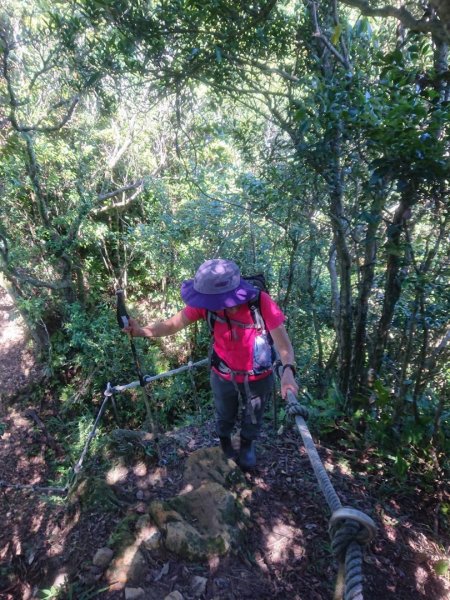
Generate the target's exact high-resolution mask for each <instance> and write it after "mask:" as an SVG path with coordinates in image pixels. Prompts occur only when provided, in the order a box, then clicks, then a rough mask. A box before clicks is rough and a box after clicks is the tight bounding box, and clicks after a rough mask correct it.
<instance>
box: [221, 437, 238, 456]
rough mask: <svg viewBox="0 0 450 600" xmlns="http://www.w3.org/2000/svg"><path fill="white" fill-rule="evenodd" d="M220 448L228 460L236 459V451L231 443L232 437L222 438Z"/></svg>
mask: <svg viewBox="0 0 450 600" xmlns="http://www.w3.org/2000/svg"><path fill="white" fill-rule="evenodd" d="M219 440H220V447H221V448H222V452H223V453H224V454H225V456H226V457H227V458H232V459H233V460H235V459H236V453H235V451H234V448H233V445H232V443H231V438H230V436H228V437H220V438H219Z"/></svg>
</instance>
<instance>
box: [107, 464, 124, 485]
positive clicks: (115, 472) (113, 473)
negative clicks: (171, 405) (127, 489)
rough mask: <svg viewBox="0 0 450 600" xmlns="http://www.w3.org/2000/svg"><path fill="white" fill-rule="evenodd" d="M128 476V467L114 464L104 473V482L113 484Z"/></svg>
mask: <svg viewBox="0 0 450 600" xmlns="http://www.w3.org/2000/svg"><path fill="white" fill-rule="evenodd" d="M127 476H128V469H127V468H126V467H124V466H123V465H114V467H112V468H111V469H110V470H109V471H108V473H107V474H106V483H107V484H108V485H114V484H115V483H119V482H123V481H125V480H126V478H127Z"/></svg>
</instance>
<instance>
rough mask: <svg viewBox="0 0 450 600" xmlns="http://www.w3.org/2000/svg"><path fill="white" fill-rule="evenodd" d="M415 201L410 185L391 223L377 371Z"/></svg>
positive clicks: (375, 349) (375, 360)
mask: <svg viewBox="0 0 450 600" xmlns="http://www.w3.org/2000/svg"><path fill="white" fill-rule="evenodd" d="M413 204H414V192H413V190H411V189H407V190H406V191H405V192H404V193H403V196H402V198H401V200H400V204H399V206H398V208H397V210H396V211H395V214H394V218H393V221H392V223H391V224H389V225H388V227H387V254H388V256H387V266H386V283H385V287H384V299H383V309H382V313H381V317H380V320H379V322H378V326H377V329H376V333H375V340H374V344H373V350H372V354H371V359H370V366H371V368H372V369H373V370H374V372H375V374H377V373H379V372H380V368H381V364H382V362H383V354H384V350H385V348H386V342H387V338H388V333H389V327H390V325H391V322H392V317H393V315H394V310H395V307H396V304H397V302H398V299H399V298H400V293H401V289H402V283H403V279H404V277H405V275H406V273H402V272H401V265H402V258H403V256H404V252H403V249H402V240H401V236H402V233H403V229H404V224H405V221H406V219H407V218H409V216H410V212H411V207H412V205H413Z"/></svg>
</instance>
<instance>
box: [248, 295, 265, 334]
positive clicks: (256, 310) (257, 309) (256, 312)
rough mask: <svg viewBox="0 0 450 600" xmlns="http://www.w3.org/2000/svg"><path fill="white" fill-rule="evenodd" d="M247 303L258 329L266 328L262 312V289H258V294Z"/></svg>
mask: <svg viewBox="0 0 450 600" xmlns="http://www.w3.org/2000/svg"><path fill="white" fill-rule="evenodd" d="M247 304H248V308H249V310H250V314H251V315H252V319H253V322H254V324H255V325H256V327H257V328H258V329H266V324H265V322H264V318H263V316H262V312H261V291H258V295H257V296H256V297H255V298H253V299H252V300H250V301H249V302H248V303H247Z"/></svg>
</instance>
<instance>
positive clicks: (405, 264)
mask: <svg viewBox="0 0 450 600" xmlns="http://www.w3.org/2000/svg"><path fill="white" fill-rule="evenodd" d="M269 8H270V10H269ZM329 10H330V7H329V6H328V5H327V4H324V5H320V6H319V7H317V19H318V26H319V28H320V29H321V31H322V32H323V35H325V36H328V38H327V39H328V42H329V44H332V45H334V46H335V47H336V49H337V50H338V52H337V53H330V52H328V50H327V48H326V47H325V46H323V40H322V41H321V39H320V36H319V37H318V36H316V35H312V34H313V33H314V32H316V30H317V24H316V23H314V22H313V20H312V19H311V15H310V12H309V11H307V10H305V9H304V6H303V5H301V4H299V3H295V2H282V3H275V4H274V5H273V6H272V3H266V2H254V3H252V4H251V5H250V4H248V5H247V4H245V3H240V4H237V3H235V2H230V1H228V0H218V1H214V2H191V1H189V2H187V1H180V2H168V3H158V2H157V3H150V4H149V3H147V4H146V3H142V2H140V1H138V0H132V1H131V2H130V1H127V2H124V1H119V2H114V3H111V2H106V1H103V0H101V1H99V2H90V1H88V0H86V1H84V0H83V1H82V2H79V3H77V4H76V6H75V5H73V6H72V5H69V4H67V3H61V2H57V3H48V2H40V3H31V4H29V3H25V2H23V1H19V0H7V1H6V3H5V12H4V19H3V20H2V25H1V33H2V35H1V40H2V45H1V48H0V52H1V53H2V58H3V66H4V75H5V76H4V78H3V79H2V80H1V81H0V105H1V106H2V107H3V112H4V114H5V127H4V129H3V130H2V140H1V144H0V158H1V160H0V179H1V188H2V192H3V194H2V203H1V206H0V217H1V218H0V269H1V271H2V274H3V277H4V279H5V281H7V282H8V286H9V287H10V289H11V291H12V293H13V295H14V302H15V305H16V307H17V308H18V310H19V311H20V313H21V315H22V316H23V317H24V319H25V322H26V323H27V326H28V327H29V329H30V332H31V333H32V335H33V339H34V341H35V343H36V344H37V345H38V346H39V347H41V348H42V349H44V350H45V353H44V356H45V360H46V362H47V372H48V373H49V375H50V374H51V375H52V381H51V382H52V385H53V386H54V389H56V390H57V394H58V396H59V403H60V407H61V413H62V415H63V417H64V419H65V421H66V423H65V424H63V423H54V426H55V430H57V431H58V432H59V433H60V434H61V437H64V436H65V438H66V440H67V442H66V448H67V454H68V456H69V457H70V459H71V460H73V459H76V458H77V455H78V454H79V452H81V449H82V447H83V444H84V442H85V440H86V436H87V434H88V431H89V429H90V426H91V424H92V419H93V418H94V417H95V414H96V411H97V410H98V408H99V406H100V404H99V403H100V402H101V396H102V392H103V390H104V389H105V386H106V383H107V382H108V381H110V382H111V383H113V384H115V383H125V382H128V381H130V380H133V379H135V378H136V372H135V367H134V363H133V359H132V357H131V354H130V349H129V341H128V339H127V337H126V336H123V335H121V334H120V333H119V332H118V329H117V325H116V323H115V317H114V302H113V298H114V288H116V287H119V286H120V287H126V290H127V298H128V300H129V303H130V307H131V310H132V313H133V315H135V316H137V317H138V318H139V319H140V320H142V321H143V322H144V321H150V320H152V319H162V318H165V317H168V316H170V315H172V314H173V313H174V312H176V311H177V310H179V309H180V308H181V307H182V302H181V300H180V296H179V287H180V284H181V282H182V281H183V280H184V279H186V278H189V277H192V275H193V273H194V272H195V270H196V268H197V266H198V265H199V264H200V263H201V262H202V261H203V260H205V259H207V258H211V257H216V256H224V257H225V256H226V257H229V258H231V259H233V260H236V261H237V262H238V263H239V264H240V265H241V267H242V270H243V271H244V272H245V273H247V274H248V273H251V272H254V271H258V270H261V271H264V272H265V273H266V276H267V278H268V280H269V282H270V287H271V292H272V295H273V296H274V297H275V298H276V299H277V300H278V301H279V303H280V305H281V306H282V308H283V310H284V311H285V312H286V314H287V317H288V321H287V325H288V329H289V333H290V335H291V338H292V340H293V345H294V348H295V352H296V360H297V363H298V365H299V367H300V369H299V371H300V374H301V379H302V381H301V383H302V384H306V385H307V386H308V388H309V389H311V390H312V391H313V396H314V402H312V405H311V410H312V412H313V414H314V412H315V417H316V421H317V426H318V427H319V428H320V430H321V431H323V432H329V433H330V435H331V434H333V433H336V430H337V428H338V427H343V428H347V430H348V433H350V431H349V428H350V425H349V424H348V423H349V421H348V416H349V415H351V414H352V412H355V411H356V413H355V414H358V418H357V419H355V422H354V423H355V427H359V426H365V427H366V439H367V442H368V443H372V442H374V443H376V444H378V445H379V446H380V448H381V449H382V451H383V452H386V453H389V455H390V456H392V457H393V458H392V461H393V464H394V465H395V468H396V469H397V470H398V472H399V474H400V475H402V476H404V475H405V473H406V469H407V465H409V464H412V462H414V460H416V458H417V457H418V456H419V455H420V449H421V448H422V449H423V448H428V447H430V446H431V445H435V446H436V447H438V448H439V449H441V450H442V449H445V448H447V447H448V438H449V431H448V426H447V425H446V418H447V417H448V411H449V405H448V399H444V400H443V402H442V403H441V398H442V397H443V394H445V389H446V384H447V382H448V376H449V372H448V368H447V367H446V358H445V351H444V349H443V351H442V352H440V351H439V352H435V350H436V348H438V347H439V344H440V343H441V342H442V340H444V339H445V335H446V331H447V328H448V319H449V317H448V315H449V314H450V310H449V309H450V296H449V291H448V285H447V280H448V273H447V272H446V267H445V265H446V260H447V254H448V240H447V239H446V236H445V232H446V228H447V226H448V218H449V214H448V203H447V202H446V199H447V196H448V191H447V190H448V182H449V161H448V133H449V122H450V119H449V117H450V114H449V110H450V106H449V103H448V102H447V101H446V100H445V98H446V93H448V89H447V91H446V87H445V86H447V87H448V82H447V81H446V79H445V76H443V71H442V69H441V70H439V68H440V67H439V65H438V64H437V62H436V57H437V56H438V55H439V52H438V50H439V48H438V47H437V46H436V43H437V42H436V40H433V43H431V41H430V38H429V36H426V35H423V34H417V33H416V34H412V33H411V32H410V33H408V34H407V35H406V37H405V39H404V41H403V42H402V44H398V39H397V38H396V36H395V34H394V30H393V28H392V26H391V24H390V23H389V22H386V23H385V24H381V23H375V22H372V20H370V19H368V18H365V17H364V18H363V17H359V18H356V19H355V18H354V14H353V13H348V14H347V13H346V9H344V8H343V7H342V6H339V13H340V14H339V21H338V22H335V15H332V14H331V13H329ZM330 23H333V25H332V26H330V25H329V24H330ZM433 44H434V45H433ZM344 50H345V51H346V52H348V57H349V62H350V63H351V66H352V68H351V69H350V68H348V66H346V65H345V64H344V63H345V60H344V61H342V60H339V53H340V52H342V53H344V54H345V52H344ZM342 56H343V55H342ZM343 57H344V56H343ZM344 58H345V57H344ZM444 66H445V65H444ZM438 67H439V68H438ZM441 67H442V65H441ZM444 71H445V70H444ZM399 207H404V211H403V213H402V214H397V212H398V211H399ZM338 242H339V244H338ZM335 250H337V254H336V256H335V258H333V256H334V254H333V252H334V251H335ZM345 260H347V263H346V262H345ZM334 261H335V262H334ZM333 267H335V271H336V278H337V281H336V282H334V281H333V278H332V277H330V273H332V272H333ZM371 271H373V272H372V274H370V273H371ZM347 276H348V281H347V280H346V277H347ZM347 284H348V285H347ZM397 292H398V293H397ZM336 299H337V300H338V301H339V302H340V309H339V308H338V307H337V304H336ZM357 324H362V326H363V332H362V335H361V337H360V338H358V339H359V340H360V341H359V343H360V346H358V347H355V346H352V347H350V348H345V347H344V346H345V343H344V341H345V340H344V338H345V336H343V335H342V332H343V329H345V328H348V336H347V338H345V339H347V340H350V341H349V344H350V346H351V345H352V344H353V341H354V340H356V333H357ZM383 327H385V329H386V335H385V336H384V337H383V335H384V334H383V333H382V329H383ZM380 332H381V333H380ZM208 343H209V342H208V336H207V334H206V333H205V331H204V330H202V329H201V328H199V329H195V330H193V328H192V329H191V330H190V331H186V332H183V333H181V334H179V335H177V336H176V337H175V338H173V339H171V340H162V341H158V342H157V343H149V342H148V340H136V344H137V347H138V352H139V355H140V356H141V360H142V364H143V368H144V370H145V371H146V372H147V373H156V372H162V371H164V370H167V369H169V368H171V367H172V366H177V365H179V364H180V363H182V362H185V361H186V360H187V357H188V356H191V355H193V354H195V355H196V356H198V357H203V356H205V355H206V352H207V348H208ZM355 343H356V342H355ZM345 350H349V351H348V352H347V353H346V352H345ZM376 351H377V352H378V351H379V352H378V354H379V356H380V357H381V358H380V359H378V358H377V357H376V356H375V354H376ZM359 357H361V361H359V363H358V360H357V359H358V358H359ZM380 361H381V362H380ZM375 363H377V364H375ZM374 365H375V366H374ZM347 367H348V370H349V378H348V381H347V382H343V380H342V377H341V373H342V372H343V371H345V370H346V369H347ZM372 370H374V373H373V379H374V382H373V386H372V385H371V384H370V382H369V379H370V378H371V377H372V375H371V374H370V373H371V371H372ZM195 377H196V382H197V384H196V390H195V391H194V388H193V387H192V383H191V381H190V379H189V378H188V377H184V376H180V377H177V378H175V379H173V380H165V381H161V382H158V384H156V385H154V386H153V387H152V393H153V399H152V403H153V405H154V406H153V408H154V409H155V413H156V414H157V416H158V421H159V422H160V425H161V427H162V428H163V429H165V428H170V427H173V426H174V425H180V424H182V423H187V422H193V420H195V418H197V417H196V416H195V415H196V414H197V411H200V409H201V410H202V411H203V410H204V409H205V407H206V406H207V405H209V391H208V389H209V388H208V382H207V378H206V376H205V375H204V374H202V373H197V374H196V375H195ZM117 405H118V413H119V419H120V420H121V421H123V423H125V424H126V425H127V426H128V427H135V428H139V427H141V426H142V424H143V423H144V421H145V419H146V408H145V403H144V401H143V397H142V394H140V393H138V392H137V391H134V392H126V393H124V394H123V395H122V396H121V397H118V398H117ZM372 410H373V413H372ZM111 422H112V414H111V413H110V412H107V413H106V415H105V417H104V420H103V426H104V427H105V430H108V429H109V427H110V426H111ZM1 433H2V432H1V429H0V434H1ZM103 433H104V431H103V430H102V431H101V434H103ZM104 446H105V439H104V437H102V435H99V436H98V437H97V438H96V439H95V440H94V443H93V447H92V451H93V452H97V451H98V452H101V450H102V448H103V447H104ZM409 446H411V448H412V449H411V451H409V450H406V449H405V448H404V447H409ZM49 458H50V459H51V460H53V459H52V457H49ZM62 467H63V471H62V472H61V473H59V474H58V476H59V477H60V478H64V477H66V475H67V468H68V466H67V465H66V464H64V465H62Z"/></svg>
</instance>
